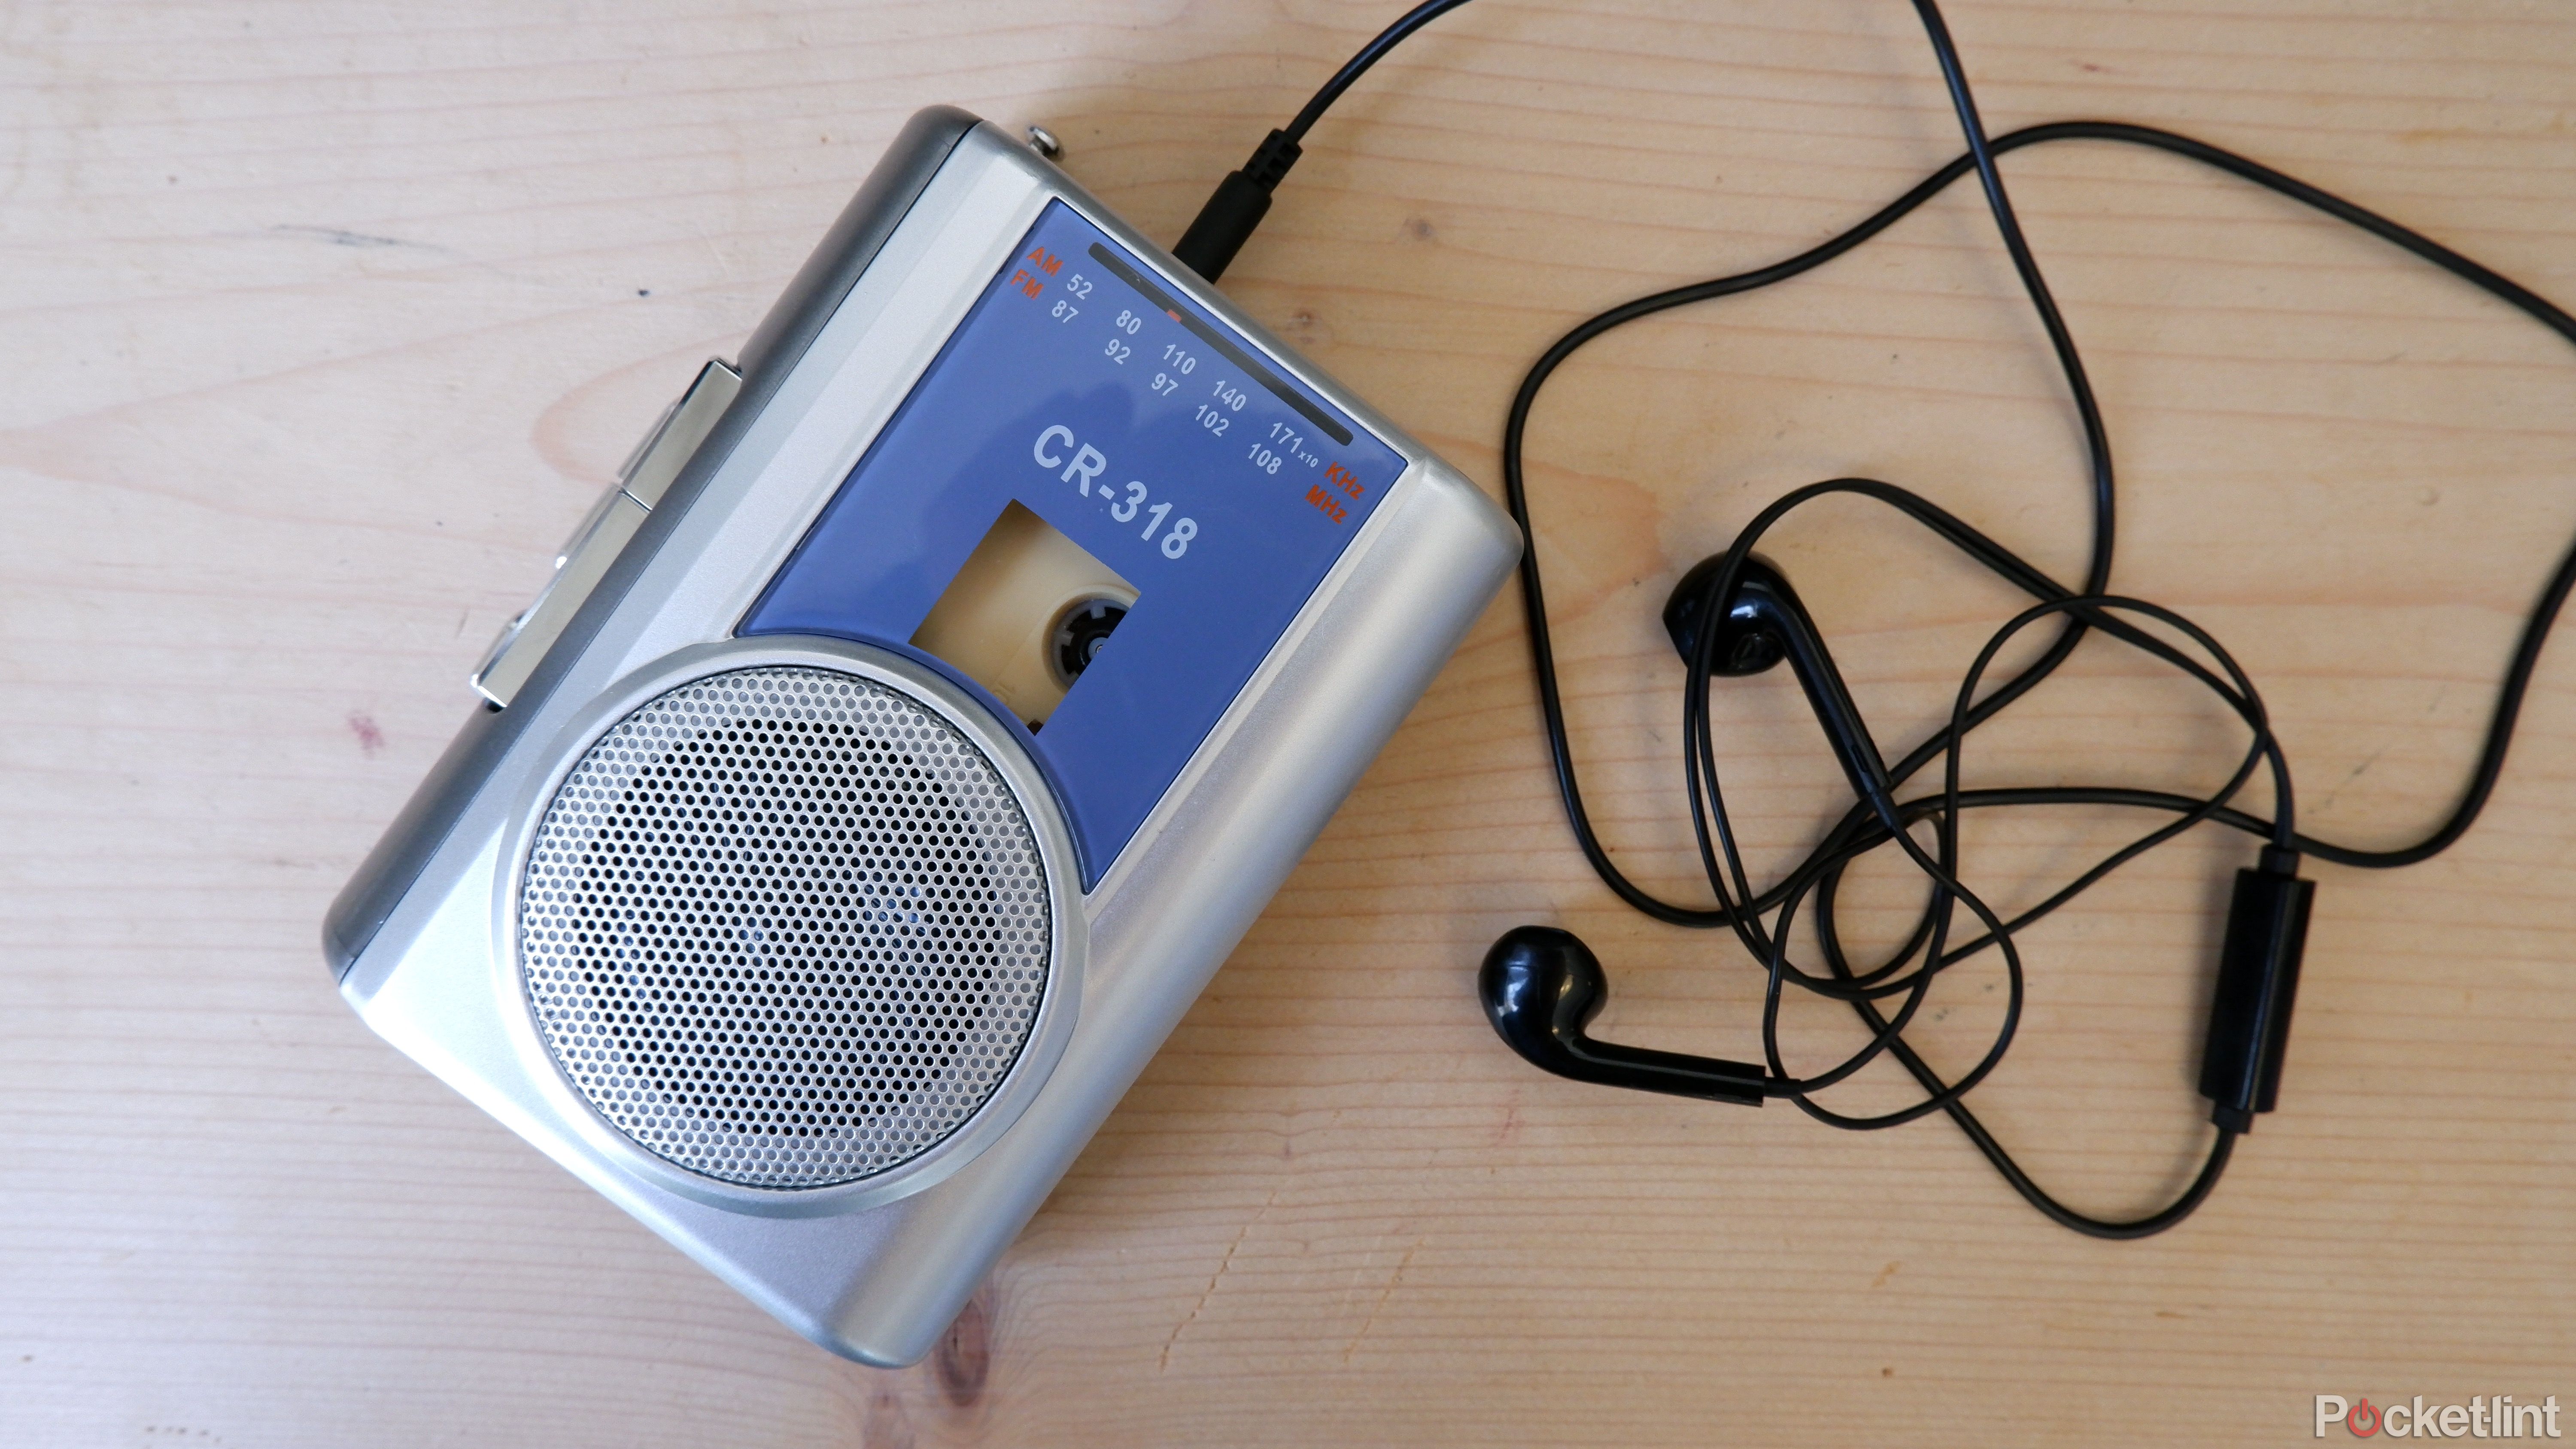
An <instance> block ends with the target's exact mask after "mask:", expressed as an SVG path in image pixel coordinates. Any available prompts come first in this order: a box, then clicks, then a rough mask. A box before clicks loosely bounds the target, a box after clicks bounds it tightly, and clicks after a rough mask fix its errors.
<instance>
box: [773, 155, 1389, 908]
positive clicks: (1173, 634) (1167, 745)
mask: <svg viewBox="0 0 2576 1449" xmlns="http://www.w3.org/2000/svg"><path fill="white" fill-rule="evenodd" d="M1403 469H1404V460H1403V459H1402V458H1401V457H1400V456H1398V455H1397V453H1396V452H1395V450H1394V449H1392V448H1390V447H1388V446H1387V445H1386V444H1385V443H1383V442H1381V441H1379V440H1378V439H1377V438H1375V437H1373V436H1371V435H1370V434H1368V433H1367V432H1365V431H1363V430H1361V429H1360V428H1359V427H1358V426H1357V425H1355V424H1354V423H1353V422H1352V421H1351V419H1350V418H1349V417H1348V416H1346V415H1345V414H1343V413H1342V412H1340V411H1339V410H1338V409H1335V408H1333V407H1332V406H1331V405H1329V404H1327V403H1326V402H1325V401H1324V400H1323V399H1322V398H1320V397H1318V396H1316V395H1315V394H1314V393H1313V392H1311V391H1309V390H1308V389H1306V388H1305V387H1303V386H1301V385H1300V384H1299V383H1297V382H1296V381H1295V380H1294V379H1293V378H1292V377H1290V376H1289V375H1288V373H1287V372H1286V370H1285V369H1283V368H1280V367H1278V366H1277V365H1275V364H1274V363H1272V362H1270V361H1269V360H1268V358H1267V356H1266V354H1264V353H1263V352H1261V351H1260V350H1259V349H1257V348H1256V347H1254V346H1253V344H1251V343H1250V342H1248V341H1246V340H1245V339H1244V338H1243V337H1242V335H1241V334H1239V333H1237V332H1235V331H1234V330H1233V329H1232V328H1230V327H1227V326H1226V325H1225V324H1224V323H1222V322H1220V321H1218V320H1217V319H1216V318H1215V317H1214V316H1213V315H1212V314H1210V313H1208V312H1206V311H1204V310H1203V309H1201V308H1199V307H1197V306H1195V305H1194V304H1192V303H1191V302H1189V301H1188V300H1187V299H1186V298H1183V297H1181V296H1179V295H1178V294H1176V293H1175V292H1173V291H1172V290H1171V289H1170V288H1168V287H1167V286H1165V285H1164V284H1163V283H1162V282H1161V281H1160V280H1159V279H1158V278H1157V277H1156V276H1155V274H1154V273H1153V272H1152V271H1151V270H1149V269H1147V268H1146V267H1145V266H1144V265H1143V264H1142V263H1141V262H1139V261H1138V260H1137V259H1136V258H1135V257H1134V256H1133V255H1132V254H1131V253H1129V252H1127V251H1126V250H1125V249H1123V248H1121V247H1119V246H1118V245H1117V243H1115V242H1113V241H1111V240H1110V239H1109V237H1108V236H1107V234H1106V233H1104V232H1102V231H1101V230H1100V229H1099V228H1097V227H1095V226H1093V225H1092V224H1091V223H1089V222H1087V221H1085V220H1083V219H1082V217H1081V216H1079V215H1077V214H1076V213H1075V212H1074V211H1073V210H1072V208H1070V207H1067V206H1066V205H1065V204H1064V203H1062V202H1054V203H1050V204H1049V205H1048V207H1047V209H1046V211H1045V212H1044V214H1042V215H1041V216H1040V217H1039V218H1038V221H1037V224H1036V225H1035V226H1034V227H1032V228H1030V230H1029V234H1028V235H1027V237H1025V238H1024V239H1023V240H1022V241H1021V243H1020V246H1019V248H1018V250H1017V251H1016V252H1014V253H1013V255H1012V259H1011V260H1010V261H1009V262H1007V263H1005V264H1004V265H1003V267H1002V269H1001V271H1000V272H999V273H998V274H997V275H996V276H995V277H994V279H993V282H992V285H991V286H990V287H988V288H986V289H985V292H984V295H983V296H982V298H981V299H979V300H978V301H977V302H976V304H975V306H974V309H973V310H972V311H970V312H969V313H968V314H967V316H966V320H965V322H964V323H963V324H962V325H960V326H959V327H958V329H957V331H956V333H955V334H954V335H953V336H951V337H950V338H949V340H948V345H947V346H946V347H945V348H944V349H943V350H942V351H941V352H940V354H939V357H938V360H937V361H935V362H933V363H932V364H931V366H930V370H929V371H928V372H927V373H925V374H924V375H923V376H922V379H921V382H920V384H919V385H918V386H916V387H915V388H914V389H913V391H912V395H911V396H910V397H909V398H906V399H905V400H904V403H903V406H902V407H901V408H900V409H898V410H897V411H896V413H895V415H894V418H893V420H892V421H891V422H889V423H888V424H887V425H886V428H885V431H884V432H883V433H882V434H881V435H880V436H879V437H878V438H877V440H876V442H875V443H874V444H873V445H872V446H871V447H870V448H869V449H868V452H867V456H865V457H864V458H861V459H860V460H859V465H858V467H856V468H855V469H853V470H851V473H850V476H849V478H848V480H847V481H846V482H844V483H843V484H842V485H841V488H840V491H839V492H838V493H837V494H835V495H834V496H833V498H832V501H831V502H830V503H829V504H828V505H826V506H825V508H824V510H823V514H822V517H821V518H820V519H819V520H818V521H817V522H816V523H815V525H814V528H813V531H812V532H811V533H809V534H807V535H806V537H805V540H804V542H803V543H801V544H799V545H798V546H797V550H796V553H795V554H794V556H792V557H791V558H790V559H789V560H788V561H787V564H786V566H785V567H783V568H781V569H780V570H779V572H778V576H777V577H776V578H774V579H772V580H771V581H770V584H769V588H768V590H767V591H766V592H765V593H764V594H763V596H762V597H761V600H760V602H759V603H758V604H757V605H755V606H754V607H753V609H752V611H751V614H750V616H749V617H748V618H747V619H746V620H745V621H744V623H743V627H742V632H743V633H744V634H787V633H794V634H827V635H834V636H839V637H843V638H850V639H858V640H864V641H867V642H870V643H874V644H880V645H888V646H892V647H895V648H898V649H905V650H906V652H917V651H912V650H910V649H909V648H908V646H907V645H906V641H907V640H909V639H911V637H912V635H913V632H914V631H915V630H916V629H918V628H919V627H920V625H921V621H922V619H923V618H924V617H925V616H926V615H927V614H928V613H929V612H930V609H931V606H932V605H933V604H935V603H937V602H938V600H939V596H940V593H941V591H943V590H944V589H946V588H947V586H948V583H949V580H950V579H951V578H952V577H954V576H955V575H956V573H957V570H958V567H959V566H960V565H961V564H963V563H964V562H965V561H966V557H967V555H968V554H970V553H972V552H973V551H974V549H975V545H976V544H977V543H979V542H980V541H982V539H983V537H984V534H985V531H986V530H987V529H989V528H991V527H992V525H993V521H994V520H995V519H996V518H997V517H999V516H1000V514H1001V512H1002V510H1003V509H1004V508H1005V507H1006V506H1008V505H1009V504H1011V503H1013V502H1017V503H1020V504H1022V505H1024V506H1025V507H1027V508H1028V509H1030V510H1031V511H1032V512H1034V513H1036V514H1037V515H1038V516H1039V517H1040V518H1043V519H1045V520H1046V521H1047V522H1048V523H1051V524H1053V525H1054V526H1055V527H1056V528H1058V529H1060V530H1062V531H1063V532H1064V533H1065V534H1066V536H1068V537H1070V538H1071V539H1072V540H1073V541H1074V542H1076V543H1078V544H1080V545H1082V546H1083V547H1084V548H1085V549H1087V550H1089V551H1090V552H1091V554H1092V555H1093V556H1094V557H1096V558H1098V559H1099V560H1100V561H1101V562H1103V563H1106V564H1107V565H1109V566H1110V567H1111V568H1113V569H1115V570H1117V572H1118V573H1119V574H1120V575H1121V576H1123V577H1125V578H1126V579H1127V580H1128V581H1129V582H1131V583H1133V584H1134V585H1135V586H1136V590H1137V595H1138V597H1137V600H1136V605H1135V607H1134V608H1133V609H1132V610H1130V611H1129V613H1128V615H1127V617H1126V618H1125V619H1124V620H1123V621H1122V622H1121V623H1120V624H1119V625H1118V628H1117V632H1116V633H1115V634H1114V635H1112V636H1111V638H1110V639H1109V640H1108V642H1107V643H1106V644H1105V645H1103V646H1102V648H1101V650H1100V653H1099V655H1098V657H1097V658H1096V659H1095V660H1094V661H1093V663H1092V664H1091V666H1090V668H1089V669H1087V670H1086V671H1084V673H1083V674H1082V676H1081V677H1080V678H1079V679H1077V680H1075V681H1074V684H1073V688H1072V690H1071V692H1070V693H1068V694H1067V695H1066V696H1065V699H1064V703H1063V704H1061V705H1059V706H1057V708H1056V710H1055V712H1054V713H1053V714H1052V715H1051V716H1049V717H1048V719H1047V721H1046V725H1045V727H1044V729H1043V730H1041V731H1039V732H1037V733H1035V734H1033V735H1031V736H1030V737H1029V743H1030V747H1031V750H1032V752H1033V753H1034V754H1036V756H1037V757H1038V760H1039V763H1040V764H1041V765H1042V766H1043V767H1044V768H1045V769H1046V771H1047V773H1048V775H1049V776H1050V778H1051V779H1052V780H1053V781H1054V783H1055V786H1056V789H1057V790H1058V792H1059V793H1060V794H1061V795H1062V797H1063V802H1064V805H1065V811H1066V814H1067V815H1068V816H1069V817H1070V818H1071V821H1072V826H1073V835H1074V839H1075V842H1076V844H1077V845H1078V846H1079V847H1080V849H1081V852H1082V857H1083V885H1084V888H1085V889H1089V888H1090V887H1091V886H1092V885H1093V884H1096V883H1097V882H1098V880H1099V879H1100V875H1101V873H1102V872H1104V871H1106V870H1107V869H1108V868H1109V863H1110V862H1111V861H1112V860H1114V859H1116V858H1117V855H1118V852H1119V851H1120V850H1121V849H1123V848H1124V847H1125V846H1126V843H1127V841H1128V840H1129V838H1130V837H1132V836H1133V835H1134V834H1135V833H1136V828H1137V827H1138V826H1139V825H1141V824H1143V823H1144V820H1145V817H1146V815H1147V814H1148V813H1149V812H1151V811H1152V810H1153V808H1154V804H1155V802H1156V801H1157V800H1160V799H1161V798H1162V796H1163V792H1164V791H1165V790H1166V789H1168V788H1169V787H1170V786H1171V783H1172V781H1173V780H1174V779H1175V778H1177V777H1178V776H1179V774H1180V771H1181V767H1182V766H1183V765H1185V764H1186V763H1188V761H1189V757H1190V755H1191V752H1192V751H1194V750H1196V749H1197V748H1198V745H1199V742H1200V741H1201V740H1203V739H1205V738H1206V737H1207V733H1208V731H1209V730H1210V729H1211V728H1213V727H1214V726H1215V724H1216V722H1217V719H1218V717H1219V716H1221V715H1223V714H1224V713H1225V709H1226V706H1227V705H1229V704H1230V703H1232V702H1233V700H1234V698H1235V696H1236V695H1237V694H1239V693H1241V692H1242V690H1243V687H1244V685H1245V683H1246V682H1247V681H1249V680H1250V679H1251V677H1252V673H1253V671H1254V670H1255V669H1256V668H1258V667H1259V666H1260V663H1261V661H1262V659H1263V658H1264V657H1265V656H1267V655H1268V654H1269V652H1270V648H1271V646H1272V645H1273V644H1275V643H1277V642H1278V639H1279V636H1280V635H1281V633H1283V632H1284V631H1285V630H1286V629H1287V627H1288V624H1289V622H1290V621H1291V620H1292V619H1294V618H1295V617H1296V614H1297V611H1298V609H1299V608H1301V607H1302V606H1303V605H1304V604H1305V602H1306V599H1307V597H1308V596H1309V595H1311V594H1313V593H1314V591H1315V588H1316V586H1317V585H1318V584H1320V583H1322V582H1323V578H1324V575H1325V573H1326V572H1327V571H1329V570H1330V569H1331V568H1332V566H1333V562H1334V560H1336V559H1338V558H1339V557H1340V556H1341V553H1342V550H1343V549H1344V548H1345V547H1347V546H1348V545H1349V543H1350V540H1351V537H1352V535H1354V534H1355V533H1357V532H1358V530H1359V527H1360V524H1361V523H1362V522H1363V521H1364V520H1366V518H1367V517H1368V515H1369V512H1370V510H1371V509H1373V508H1374V507H1376V505H1377V501H1378V499H1379V498H1381V497H1383V496H1384V495H1385V492H1386V490H1387V488H1388V487H1389V486H1390V485H1392V484H1393V483H1394V482H1395V480H1396V478H1397V476H1398V475H1399V474H1401V473H1402V472H1403ZM949 672H950V673H951V674H952V675H953V674H954V673H955V671H953V670H951V671H949ZM960 682H961V683H966V684H968V685H969V687H973V686H972V682H971V681H965V680H961V681H960ZM977 692H978V693H979V694H982V691H981V690H978V691H977ZM984 697H985V698H986V699H987V701H988V702H991V701H990V696H989V695H986V696H984ZM994 709H995V711H996V712H997V713H1002V714H1003V717H1004V718H1008V717H1009V716H1008V714H1007V713H1005V712H1003V711H1002V710H1001V707H1000V706H999V704H998V703H994Z"/></svg>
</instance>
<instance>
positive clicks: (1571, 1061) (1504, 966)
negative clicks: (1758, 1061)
mask: <svg viewBox="0 0 2576 1449" xmlns="http://www.w3.org/2000/svg"><path fill="white" fill-rule="evenodd" d="M1476 985H1477V994H1478V995H1480V996H1481V997H1483V998H1484V1002H1485V1016H1486V1019H1488V1020H1490V1021H1491V1022H1493V1024H1494V1031H1495V1032H1496V1034H1498V1035H1500V1036H1501V1037H1502V1039H1503V1040H1504V1041H1506V1042H1508V1043H1510V1044H1511V1048H1512V1050H1514V1051H1516V1052H1519V1053H1520V1054H1521V1055H1522V1056H1523V1057H1525V1058H1527V1059H1528V1060H1529V1061H1530V1063H1531V1064H1532V1065H1534V1066H1536V1067H1538V1068H1540V1069H1541V1070H1543V1071H1549V1072H1554V1073H1555V1074H1556V1075H1558V1076H1560V1077H1570V1078H1572V1079H1574V1080H1575V1081H1578V1082H1598V1083H1600V1084H1601V1085H1603V1086H1605V1087H1632V1088H1635V1089H1636V1090H1638V1091H1641V1092H1669V1093H1671V1094H1673V1095H1674V1096H1677V1097H1703V1098H1706V1099H1708V1100H1710V1101H1713V1102H1741V1103H1744V1104H1745V1105H1746V1106H1751V1107H1759V1106H1761V1105H1762V1096H1763V1091H1762V1088H1763V1083H1764V1082H1765V1081H1767V1080H1768V1074H1767V1073H1765V1072H1764V1071H1763V1070H1762V1069H1761V1068H1760V1067H1757V1066H1754V1065H1752V1064H1751V1063H1749V1062H1730V1061H1725V1060H1722V1059H1719V1058H1716V1057H1694V1056H1685V1055H1682V1054H1680V1053H1677V1052H1659V1051H1649V1050H1647V1049H1646V1048H1644V1047H1632V1046H1620V1045H1619V1044H1617V1043H1616V1042H1606V1041H1594V1040H1593V1039H1592V1038H1591V1037H1588V1036H1586V1035H1584V1034H1583V1029H1584V1028H1585V1027H1586V1026H1588V1025H1590V1024H1591V1022H1592V1018H1593V1017H1595V1016H1598V1015H1600V1013H1601V1007H1602V1004H1603V1003H1604V1002H1606V1001H1608V1000H1609V999H1610V982H1609V980H1608V978H1606V977H1604V976H1603V975H1602V974H1601V961H1600V958H1599V957H1596V956H1594V955H1593V954H1592V948H1591V947H1589V946H1586V945H1584V944H1583V942H1582V941H1581V940H1580V939H1579V938H1578V937H1576V936H1575V935H1574V933H1573V932H1571V931H1560V930H1558V929H1556V928H1555V927H1553V926H1518V927H1515V928H1513V929H1512V930H1509V931H1506V932H1504V933H1503V938H1502V939H1501V940H1499V941H1496V942H1495V943H1494V949H1492V950H1491V951H1488V952H1486V953H1485V967H1484V970H1482V971H1481V972H1479V973H1478V974H1477V980H1476Z"/></svg>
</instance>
